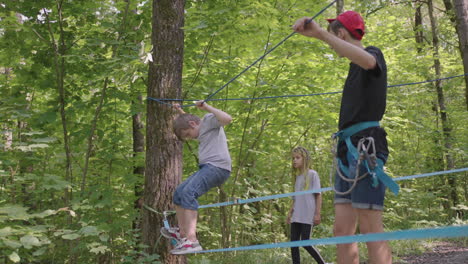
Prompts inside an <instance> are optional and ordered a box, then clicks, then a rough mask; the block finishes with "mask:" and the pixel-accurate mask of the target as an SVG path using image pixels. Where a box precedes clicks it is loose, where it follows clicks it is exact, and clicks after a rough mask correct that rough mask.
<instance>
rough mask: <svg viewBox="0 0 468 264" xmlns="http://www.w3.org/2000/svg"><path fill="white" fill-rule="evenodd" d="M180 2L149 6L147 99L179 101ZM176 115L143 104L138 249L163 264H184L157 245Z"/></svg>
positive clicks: (175, 168)
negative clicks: (141, 247)
mask: <svg viewBox="0 0 468 264" xmlns="http://www.w3.org/2000/svg"><path fill="white" fill-rule="evenodd" d="M184 3H185V1H184V0H153V15H152V37H151V40H152V45H153V51H152V56H153V61H152V62H151V63H150V66H149V75H148V87H147V95H148V96H149V97H153V98H180V96H181V92H182V88H181V85H182V65H183V51H184V32H183V26H184ZM175 114H176V112H175V111H174V110H173V108H172V107H171V106H168V105H165V104H160V103H158V102H155V101H148V102H147V118H146V127H147V129H146V168H145V188H144V201H143V202H144V207H145V208H146V207H151V208H153V210H154V211H156V212H158V213H155V212H153V210H152V211H150V210H142V233H143V243H144V244H146V245H147V246H148V248H147V249H146V251H147V253H148V254H155V253H157V254H159V255H160V256H161V259H162V260H163V261H164V263H171V264H172V263H185V262H186V258H185V257H177V256H175V255H170V254H168V251H169V249H170V244H169V242H168V241H167V240H166V239H161V236H160V233H159V230H160V228H161V227H162V225H163V216H162V214H161V213H162V212H163V211H165V210H170V209H172V208H171V204H172V194H173V192H174V189H175V187H176V186H177V185H178V184H179V183H180V179H181V175H182V144H181V141H180V140H178V139H177V137H176V136H175V134H174V133H173V130H172V122H173V119H174V117H175Z"/></svg>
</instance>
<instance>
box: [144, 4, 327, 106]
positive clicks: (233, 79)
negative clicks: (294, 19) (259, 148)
mask: <svg viewBox="0 0 468 264" xmlns="http://www.w3.org/2000/svg"><path fill="white" fill-rule="evenodd" d="M335 2H336V0H333V1H332V2H331V3H329V4H328V5H327V6H326V7H324V8H322V10H320V11H319V12H318V13H317V14H315V15H314V16H313V17H312V18H311V19H309V20H308V21H307V22H306V24H308V23H310V22H311V21H312V20H314V19H315V18H316V17H317V16H319V15H320V14H322V13H323V12H325V10H327V9H328V8H329V7H330V6H332V5H333V4H334V3H335ZM294 34H296V32H292V33H291V34H289V35H288V36H286V37H285V38H284V39H283V40H281V41H280V42H278V44H276V45H275V46H273V48H271V49H269V50H268V51H267V52H265V53H264V54H263V55H262V56H260V57H259V58H258V59H256V60H255V61H254V62H253V63H252V64H250V65H249V66H247V67H246V68H244V69H243V70H242V71H241V72H240V73H238V74H237V75H236V76H234V77H233V78H232V79H231V80H229V81H228V82H227V83H225V84H224V85H223V86H221V87H220V88H219V89H218V90H216V91H215V92H213V93H212V94H210V95H209V96H208V97H207V98H206V99H205V101H210V100H211V98H212V97H213V96H215V95H216V94H217V93H219V92H220V91H221V90H223V89H224V88H226V87H227V86H228V85H229V84H230V83H232V82H233V81H235V80H236V79H237V78H239V76H241V75H242V74H244V73H245V72H246V71H248V70H249V69H250V68H252V67H253V66H254V65H255V64H257V63H258V62H259V61H261V60H263V59H264V58H265V57H266V56H267V55H268V54H270V53H271V52H272V51H273V50H275V49H276V48H278V47H279V46H280V45H281V44H283V43H284V42H286V40H288V39H289V38H291V37H292V36H294ZM147 99H150V100H153V101H156V102H159V103H161V104H165V105H170V106H172V105H171V104H169V103H166V102H163V101H180V100H183V99H159V98H152V97H147ZM192 101H195V100H192ZM196 101H198V100H196ZM194 105H195V104H190V105H183V106H181V107H189V106H194Z"/></svg>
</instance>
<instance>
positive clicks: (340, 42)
mask: <svg viewBox="0 0 468 264" xmlns="http://www.w3.org/2000/svg"><path fill="white" fill-rule="evenodd" d="M309 20H310V18H301V19H299V20H297V21H296V23H295V24H294V26H293V30H294V31H296V32H297V33H300V34H302V35H304V36H308V37H313V38H316V39H319V40H321V41H323V42H325V43H327V44H328V45H329V46H330V48H331V49H333V50H334V51H335V52H336V53H337V54H338V55H339V56H340V57H346V58H348V59H349V60H350V61H351V63H350V68H349V73H348V77H347V78H346V82H345V85H344V89H343V97H342V100H341V109H340V119H339V123H338V128H339V130H340V131H343V130H346V129H347V130H348V131H349V129H353V128H354V127H356V126H361V125H362V124H369V123H371V124H373V125H372V126H369V127H367V126H364V129H359V130H358V132H353V133H351V135H352V136H351V137H350V142H349V144H352V145H354V146H356V145H357V142H358V141H359V140H360V139H361V138H363V137H373V138H374V140H375V146H376V153H375V154H376V156H377V158H378V159H379V160H380V162H381V163H385V161H386V159H387V156H388V148H387V141H386V133H385V131H384V130H383V129H382V128H381V127H380V126H378V121H380V120H381V119H382V117H383V114H384V112H385V106H386V94H387V66H386V63H385V59H384V56H383V54H382V52H381V51H380V50H379V49H378V48H376V47H373V46H369V47H366V48H365V47H364V46H363V45H362V43H361V39H362V37H363V36H364V33H365V26H364V21H363V19H362V17H361V16H360V15H359V14H358V13H356V12H354V11H347V12H344V13H342V14H340V15H339V16H338V17H337V18H336V19H329V20H328V21H329V23H330V24H329V27H328V31H326V30H324V29H322V28H320V26H319V25H318V24H317V23H315V22H314V21H310V22H308V21H309ZM375 124H377V125H375ZM361 127H362V126H361ZM348 146H350V145H348V144H347V143H345V141H344V140H341V141H340V142H339V144H338V147H337V148H338V157H339V158H340V160H341V161H343V163H344V165H345V166H348V164H347V162H348V161H347V158H346V156H347V153H348V154H349V151H348ZM350 148H352V146H350ZM381 166H383V165H382V164H381ZM349 171H350V172H349V173H350V174H351V169H350V170H349ZM355 176H356V175H355ZM371 178H372V177H371V176H370V175H368V176H367V177H365V178H363V179H362V180H359V181H358V182H357V184H356V187H354V189H352V191H351V192H350V193H349V194H339V193H338V192H337V194H335V225H334V234H335V236H348V235H353V234H354V233H355V232H356V227H357V226H358V225H359V230H360V232H361V233H380V232H383V220H382V210H383V202H384V196H385V185H384V184H382V183H381V182H380V181H379V184H377V185H373V184H372V181H373V180H372V179H371ZM349 185H350V183H349V182H345V181H343V180H342V179H341V178H340V177H336V183H335V188H336V189H337V191H339V192H343V193H345V191H346V190H348V189H349V187H350V186H349ZM367 249H368V252H369V261H370V263H379V264H391V263H392V255H391V249H390V247H389V245H388V243H387V242H385V241H378V242H368V243H367ZM337 258H338V263H339V264H343V263H346V264H348V263H349V264H359V252H358V246H357V244H356V243H352V244H341V245H337Z"/></svg>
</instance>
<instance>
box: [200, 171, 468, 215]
mask: <svg viewBox="0 0 468 264" xmlns="http://www.w3.org/2000/svg"><path fill="white" fill-rule="evenodd" d="M463 171H468V167H467V168H460V169H453V170H446V171H437V172H431V173H424V174H416V175H410V176H403V177H399V178H396V179H394V180H395V181H403V180H409V179H416V178H423V177H430V176H435V175H441V174H450V173H457V172H463ZM331 190H332V188H331V187H326V188H320V189H313V190H306V191H299V192H290V193H281V194H275V195H268V196H261V197H255V198H250V199H233V201H227V202H221V203H213V204H205V205H200V206H199V207H198V208H200V209H201V208H210V207H218V206H228V205H235V204H246V203H253V202H259V201H266V200H273V199H279V198H285V197H291V196H298V195H304V194H310V193H322V192H326V191H331Z"/></svg>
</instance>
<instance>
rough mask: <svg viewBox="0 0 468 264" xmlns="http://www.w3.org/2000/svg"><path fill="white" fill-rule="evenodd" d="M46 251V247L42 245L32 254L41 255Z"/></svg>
mask: <svg viewBox="0 0 468 264" xmlns="http://www.w3.org/2000/svg"><path fill="white" fill-rule="evenodd" d="M46 251H47V247H42V248H40V249H38V250H36V251H34V252H33V256H36V257H37V256H41V255H43V254H44V253H45V252H46Z"/></svg>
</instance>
